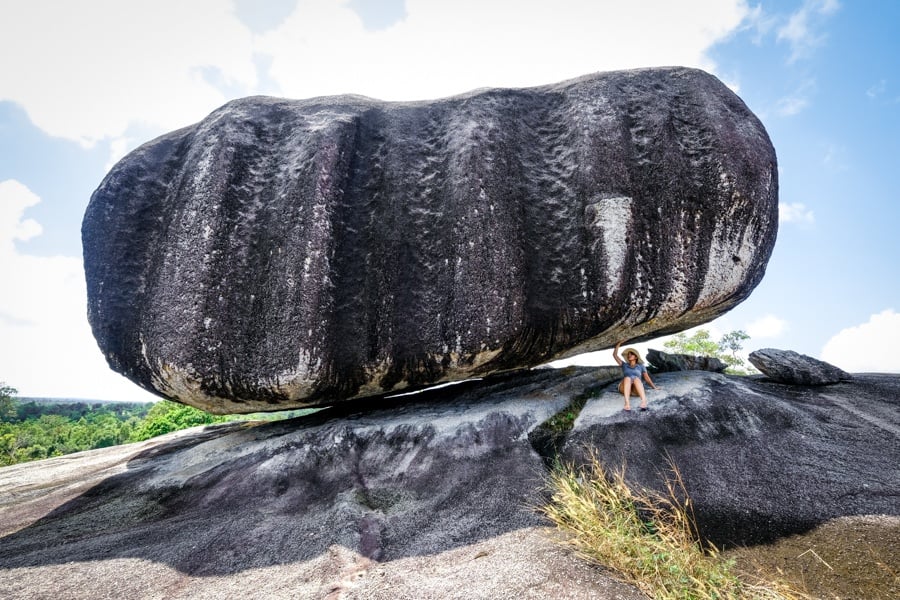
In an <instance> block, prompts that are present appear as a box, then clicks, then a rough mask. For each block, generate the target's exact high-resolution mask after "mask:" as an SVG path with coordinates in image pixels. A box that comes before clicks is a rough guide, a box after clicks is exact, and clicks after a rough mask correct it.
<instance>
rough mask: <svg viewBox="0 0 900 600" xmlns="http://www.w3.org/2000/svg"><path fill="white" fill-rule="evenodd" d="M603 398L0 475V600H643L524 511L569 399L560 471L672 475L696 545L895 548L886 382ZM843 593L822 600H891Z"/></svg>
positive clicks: (717, 386)
mask: <svg viewBox="0 0 900 600" xmlns="http://www.w3.org/2000/svg"><path fill="white" fill-rule="evenodd" d="M611 376H613V372H611V371H609V370H604V369H597V370H593V369H565V370H562V371H553V370H543V369H541V370H534V371H531V372H529V373H527V374H526V375H516V376H498V377H496V378H491V380H490V381H480V382H468V383H464V384H459V385H456V386H450V387H445V388H441V389H438V390H429V391H426V392H424V393H423V394H418V395H415V396H412V397H411V398H413V400H412V401H410V402H406V403H403V404H400V402H399V400H396V401H393V402H390V403H388V402H382V401H379V402H373V403H372V404H374V405H375V407H374V409H371V407H370V406H369V405H366V406H365V407H359V406H354V405H349V406H346V405H345V406H338V407H332V408H328V409H325V410H322V411H319V412H317V413H315V414H313V415H308V416H306V417H301V418H298V419H292V420H290V421H282V422H275V423H268V424H261V423H231V424H226V425H222V426H215V427H209V428H205V429H204V428H195V429H193V430H189V431H184V432H177V433H174V434H170V435H168V436H163V437H161V438H154V439H153V440H148V441H147V442H142V443H138V444H128V445H124V446H118V447H113V448H104V449H101V450H94V451H90V452H81V453H79V454H76V455H69V456H65V457H58V458H53V459H49V460H43V461H38V462H33V463H25V464H20V465H14V466H12V467H5V468H2V469H0V590H3V591H4V594H3V598H4V599H7V598H10V599H20V598H21V599H22V600H25V599H34V598H66V599H72V600H80V599H82V598H83V599H85V600H95V599H97V598H110V597H116V598H167V599H190V600H195V599H196V598H233V597H241V598H252V599H257V598H258V599H260V600H263V599H265V600H269V599H273V598H275V599H281V598H285V599H291V600H293V599H296V598H304V599H305V598H316V599H320V598H329V597H332V598H346V599H348V600H351V599H352V600H363V599H365V600H370V599H375V600H396V599H408V598H441V599H443V598H448V599H459V600H463V599H465V600H468V599H473V598H491V599H494V598H516V599H522V600H526V599H534V600H539V599H540V600H543V599H546V598H572V599H584V600H588V599H595V598H619V599H621V600H626V599H627V600H631V599H635V600H637V599H638V598H644V599H645V600H646V596H644V595H642V594H641V593H640V592H639V591H638V590H636V589H635V588H631V587H630V586H625V585H624V584H615V583H614V582H611V581H609V579H608V575H607V574H608V572H607V571H606V570H605V569H597V568H596V567H595V566H594V565H591V566H590V567H588V566H587V565H583V564H582V565H579V563H578V561H577V560H576V559H575V557H574V556H573V555H572V554H571V553H568V552H563V551H562V550H561V549H560V548H559V547H558V546H556V544H555V541H554V537H552V536H550V535H548V532H547V531H546V530H544V527H543V526H545V525H547V522H546V521H544V520H542V519H541V518H540V517H539V515H538V514H537V512H536V511H535V510H534V508H535V507H537V506H540V505H542V504H544V503H545V502H546V501H547V496H546V494H547V488H546V481H545V480H544V474H545V473H546V470H545V466H544V465H545V461H543V460H542V459H541V456H539V455H538V453H536V452H535V451H534V450H533V449H532V445H531V444H530V443H529V437H530V434H532V433H533V432H534V431H535V430H536V429H539V428H540V425H539V424H540V423H541V422H542V421H544V420H545V419H547V418H548V417H549V416H550V415H552V414H554V413H557V414H559V413H563V414H565V413H568V412H569V410H570V408H565V407H568V406H570V403H571V402H572V401H573V400H574V399H575V398H584V397H586V396H587V397H589V398H590V399H589V400H588V401H587V404H586V405H585V406H584V408H583V409H582V411H581V414H580V416H579V417H578V419H577V420H576V422H575V426H574V429H573V430H572V431H571V432H569V433H568V436H567V440H565V441H564V443H563V445H562V447H563V448H564V455H565V458H566V459H571V460H574V461H581V460H582V459H584V457H585V455H586V453H587V450H586V447H585V446H584V444H585V443H587V444H589V447H590V448H593V449H594V450H596V451H597V452H599V454H600V456H601V458H602V459H604V461H606V462H607V463H608V464H609V465H610V466H617V465H618V464H622V463H624V464H625V465H626V467H627V468H626V474H627V476H628V479H629V481H631V482H635V483H642V484H645V485H650V486H653V487H654V489H657V490H658V491H660V492H664V491H665V490H664V489H663V488H661V487H660V484H659V479H660V473H665V472H666V469H667V464H666V461H665V460H666V456H670V457H672V458H673V459H674V460H675V462H676V464H677V465H678V467H679V468H680V470H681V473H682V476H683V478H684V482H685V485H686V487H687V490H688V492H689V493H690V495H691V498H692V500H693V507H694V513H695V515H696V517H697V520H698V523H699V525H700V528H701V531H702V532H703V533H704V534H705V535H706V536H708V537H711V538H712V539H713V541H714V542H716V543H717V545H720V546H723V545H730V544H733V543H736V544H738V545H746V544H751V543H753V542H754V541H766V540H770V539H773V538H776V537H778V536H783V535H788V534H793V533H797V532H802V531H804V530H806V529H808V528H809V527H812V526H814V525H817V524H820V523H826V522H829V521H830V520H831V519H834V518H837V517H851V516H863V515H879V514H880V515H884V517H882V520H883V521H885V522H887V523H888V524H889V526H890V527H891V528H892V529H887V528H885V529H886V531H887V533H886V534H885V535H884V537H885V539H888V540H890V539H891V533H890V532H891V531H893V532H897V531H898V530H900V529H898V528H900V518H898V517H900V502H898V499H900V469H898V465H900V410H898V409H900V376H897V375H871V374H864V375H859V376H857V379H856V380H855V381H854V382H853V383H839V384H836V385H834V386H829V387H809V386H785V385H781V384H775V383H772V382H767V381H763V380H762V379H758V378H747V377H731V376H723V375H719V374H714V373H703V372H696V371H694V372H681V373H664V374H662V375H660V376H658V377H655V378H654V380H655V381H656V382H657V383H658V384H659V386H660V389H659V390H649V391H648V396H649V400H650V411H648V412H646V413H636V412H633V413H625V412H623V411H622V396H621V394H619V393H617V392H616V391H615V387H616V382H617V380H618V376H613V377H612V379H611V380H610V379H609V378H610V377H611ZM498 380H499V381H498ZM360 408H365V412H362V411H361V410H360ZM352 411H356V412H352ZM620 461H621V462H620ZM546 462H549V463H552V462H554V461H552V460H551V461H546ZM887 517H890V519H888V518H887ZM849 535H853V536H854V538H855V535H854V533H850V534H849ZM558 539H559V538H555V540H556V541H558ZM893 539H894V540H895V541H894V542H893V545H892V546H891V547H892V548H894V549H896V540H898V539H900V537H897V535H896V534H894V535H893ZM809 547H810V546H806V547H804V548H802V549H800V550H798V551H796V552H795V553H793V555H792V556H791V558H794V557H796V556H797V555H798V554H800V553H801V552H803V551H805V550H806V549H807V548H809ZM815 548H816V551H817V553H818V554H819V556H821V557H822V559H823V560H826V561H828V562H829V564H830V565H831V566H832V567H833V568H834V569H835V570H836V571H837V572H838V573H841V574H842V575H841V576H842V577H844V578H847V579H850V580H853V578H850V577H847V575H846V574H847V573H852V571H850V570H848V568H847V567H846V563H845V560H846V559H845V558H843V557H846V556H847V555H849V554H851V553H850V552H847V549H846V543H844V542H841V543H840V545H839V547H838V552H837V553H836V554H837V555H838V560H840V562H837V561H835V560H833V559H832V558H831V557H829V556H828V554H826V553H825V551H824V550H823V548H822V547H821V546H815ZM866 555H867V556H870V559H871V557H872V556H876V557H877V560H878V561H880V562H881V564H882V566H881V572H882V573H883V574H884V575H883V577H884V579H885V580H886V586H885V588H886V587H887V584H890V582H891V581H893V577H894V574H895V573H896V572H897V570H898V567H900V565H898V560H900V554H898V553H897V552H896V551H894V552H890V551H888V552H885V553H884V554H877V555H876V554H872V555H868V553H866ZM851 564H852V563H851ZM823 568H824V567H823ZM855 581H857V582H859V580H858V579H857V580H855ZM858 585H860V590H857V591H855V592H851V593H847V594H842V595H841V597H842V598H873V599H874V598H888V597H891V598H893V597H895V596H896V594H894V595H893V596H891V595H879V596H876V595H871V594H870V595H866V594H864V593H860V592H861V591H862V589H863V588H864V589H866V590H870V589H871V588H870V587H869V586H865V585H864V584H861V583H858ZM895 588H896V582H894V588H893V589H895ZM61 590H63V591H62V592H61ZM815 597H819V598H827V597H834V595H833V594H830V593H827V594H826V593H823V594H820V595H816V596H815Z"/></svg>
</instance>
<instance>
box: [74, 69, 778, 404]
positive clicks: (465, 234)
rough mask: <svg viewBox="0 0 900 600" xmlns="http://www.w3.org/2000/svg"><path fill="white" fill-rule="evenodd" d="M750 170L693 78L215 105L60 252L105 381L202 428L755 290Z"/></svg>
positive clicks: (526, 352) (601, 339)
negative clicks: (189, 414) (68, 253)
mask: <svg viewBox="0 0 900 600" xmlns="http://www.w3.org/2000/svg"><path fill="white" fill-rule="evenodd" d="M777 192H778V184H777V167H776V158H775V152H774V149H773V148H772V145H771V143H770V141H769V138H768V136H767V134H766V132H765V130H764V128H763V126H762V124H761V123H760V122H759V120H758V119H757V118H756V117H755V116H754V115H753V114H752V113H751V112H750V111H749V110H748V109H747V107H746V106H745V105H744V103H743V102H742V101H741V100H740V99H739V98H738V97H737V96H735V95H734V94H733V93H732V92H731V91H730V90H729V89H728V88H727V87H725V86H724V85H723V84H722V83H721V82H720V81H719V80H717V79H716V78H715V77H713V76H711V75H709V74H706V73H704V72H702V71H697V70H692V69H684V68H668V69H647V70H638V71H625V72H614V73H601V74H597V75H591V76H587V77H583V78H580V79H576V80H572V81H567V82H563V83H559V84H555V85H549V86H544V87H539V88H533V89H491V90H483V91H477V92H472V93H470V94H465V95H462V96H457V97H453V98H448V99H443V100H436V101H433V102H428V103H424V102H421V103H388V102H380V101H376V100H371V99H368V98H362V97H358V96H340V97H331V98H314V99H309V100H281V99H276V98H264V97H254V98H246V99H242V100H237V101H234V102H231V103H229V104H227V105H225V106H223V107H222V108H220V109H219V110H217V111H215V112H214V113H212V114H211V115H209V117H207V118H206V119H205V120H203V121H202V122H201V123H198V124H197V125H194V126H192V127H188V128H185V129H182V130H179V131H175V132H172V133H170V134H168V135H165V136H162V137H160V138H158V139H156V140H153V141H152V142H149V143H148V144H145V145H144V146H142V147H140V148H138V149H137V150H135V151H134V152H132V153H131V154H129V155H128V156H126V157H125V158H124V159H123V160H122V161H121V162H119V163H118V164H117V165H116V166H115V167H114V168H113V169H112V170H111V171H110V173H109V174H108V175H107V176H106V178H105V179H104V180H103V182H102V183H101V185H100V186H99V188H98V189H97V190H96V191H95V192H94V194H93V196H92V197H91V201H90V204H89V206H88V208H87V211H86V213H85V216H84V223H83V227H82V237H83V245H84V262H85V273H86V278H87V289H88V316H89V320H90V323H91V327H92V329H93V332H94V335H95V337H96V339H97V341H98V343H99V345H100V348H101V349H102V351H103V353H104V355H105V356H106V357H107V360H108V362H109V364H110V365H111V366H112V368H113V369H114V370H116V371H117V372H119V373H122V374H124V375H125V376H126V377H128V378H130V379H131V380H133V381H135V382H137V383H138V384H139V385H141V386H143V387H144V388H146V389H148V390H150V391H153V392H156V393H158V394H161V395H163V396H166V397H169V398H172V399H175V400H178V401H180V402H184V403H187V404H192V405H194V406H198V407H201V408H204V409H206V410H209V411H212V412H216V413H235V412H254V411H258V410H275V409H281V408H293V407H299V406H306V405H321V404H332V403H334V402H337V401H341V400H345V399H348V398H357V397H365V396H373V395H379V394H382V393H385V392H390V391H396V390H400V389H412V388H415V387H420V386H424V385H428V384H433V383H436V382H442V381H450V380H460V379H465V378H468V377H471V376H481V375H484V374H488V373H492V372H498V371H504V370H509V369H514V368H520V367H525V366H534V365H538V364H541V363H544V362H547V361H549V360H551V359H555V358H562V357H564V356H569V355H573V354H578V353H580V352H585V351H589V350H599V349H602V348H607V347H611V346H612V345H613V344H614V343H615V342H616V341H617V340H619V339H626V338H627V339H636V340H642V339H649V338H650V337H655V336H656V335H660V334H665V333H672V332H675V331H680V330H683V329H686V328H689V327H691V326H694V325H697V324H700V323H703V322H706V321H708V320H710V319H713V318H715V317H716V316H718V315H720V314H722V313H724V312H725V311H727V310H728V309H730V308H732V307H733V306H735V305H736V304H738V303H739V302H741V301H742V300H743V299H744V298H746V297H747V296H748V295H749V293H750V292H751V291H752V289H753V288H754V287H755V286H756V285H757V284H758V283H759V281H760V280H761V278H762V276H763V273H764V270H765V266H766V263H767V261H768V258H769V255H770V254H771V251H772V248H773V245H774V242H775V236H776V230H777V221H778V219H777V201H778V199H777Z"/></svg>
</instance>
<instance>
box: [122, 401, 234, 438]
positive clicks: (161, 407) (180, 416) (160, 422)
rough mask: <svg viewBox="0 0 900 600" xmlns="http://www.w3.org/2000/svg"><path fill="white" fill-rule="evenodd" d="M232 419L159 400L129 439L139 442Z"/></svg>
mask: <svg viewBox="0 0 900 600" xmlns="http://www.w3.org/2000/svg"><path fill="white" fill-rule="evenodd" d="M232 419H233V417H227V416H222V417H216V416H214V415H211V414H210V413H208V412H206V411H202V410H200V409H197V408H194V407H192V406H187V405H184V404H179V403H177V402H171V401H169V400H161V401H159V402H157V403H156V404H154V405H153V407H152V408H151V409H150V410H149V412H147V416H146V417H145V418H144V420H143V421H142V422H141V423H140V424H139V425H138V426H137V428H136V429H135V431H134V432H133V434H132V436H131V440H130V441H134V442H139V441H142V440H146V439H149V438H152V437H156V436H158V435H162V434H164V433H169V432H172V431H178V430H180V429H187V428H188V427H195V426H197V425H209V424H212V423H224V422H226V421H231V420H232Z"/></svg>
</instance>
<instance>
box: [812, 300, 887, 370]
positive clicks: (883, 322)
mask: <svg viewBox="0 0 900 600" xmlns="http://www.w3.org/2000/svg"><path fill="white" fill-rule="evenodd" d="M897 340H900V313H896V312H894V310H893V309H891V308H888V309H886V310H883V311H881V312H880V313H877V314H874V315H872V316H871V317H869V320H868V321H867V322H865V323H863V324H861V325H856V326H854V327H848V328H847V329H842V330H841V331H839V332H838V333H837V334H836V335H835V336H834V337H832V338H831V339H830V340H828V342H827V343H826V344H825V346H824V347H823V348H822V360H824V361H826V362H829V363H831V364H833V365H835V366H837V367H840V368H841V369H844V370H845V371H848V372H850V373H861V372H880V373H900V354H898V353H897Z"/></svg>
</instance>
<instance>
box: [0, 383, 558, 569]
mask: <svg viewBox="0 0 900 600" xmlns="http://www.w3.org/2000/svg"><path fill="white" fill-rule="evenodd" d="M570 374H571V373H569V375H570ZM569 381H571V377H569V376H568V375H566V374H563V373H561V372H559V371H536V372H534V373H532V374H527V375H520V376H518V377H516V378H506V379H504V378H498V379H496V380H492V381H489V382H484V383H483V384H481V385H469V386H463V387H461V388H459V387H458V386H456V387H457V388H458V389H457V390H452V391H451V388H447V389H445V390H437V391H434V392H432V393H430V394H425V395H423V397H422V400H421V401H417V402H415V403H411V402H409V401H408V399H406V398H405V399H404V400H406V402H404V403H400V402H397V401H392V400H390V399H387V400H384V401H382V402H381V404H380V405H379V406H378V407H377V408H376V409H375V410H372V409H371V408H369V409H368V410H367V411H366V412H354V409H353V408H342V409H337V408H335V409H329V410H325V411H320V412H319V413H316V414H314V415H310V416H308V417H301V418H298V419H293V420H290V421H281V422H275V423H268V424H262V425H260V424H255V425H246V424H244V425H242V424H229V425H226V426H223V427H209V428H206V429H204V430H196V431H194V432H192V433H191V434H189V435H187V436H186V437H185V436H181V437H177V438H175V439H173V440H171V441H163V442H162V443H157V444H156V445H154V446H152V447H151V448H150V449H148V450H146V451H144V452H142V453H140V454H137V455H135V456H133V457H132V458H131V459H130V460H129V461H128V462H127V469H126V470H125V471H124V472H121V473H119V474H116V475H114V476H112V477H108V478H106V479H103V480H102V481H101V482H100V483H98V484H97V485H95V486H94V487H92V488H91V489H89V490H87V491H86V492H84V493H81V494H80V495H78V496H76V497H74V498H71V499H68V500H67V501H65V502H64V503H60V504H58V506H57V508H55V509H54V510H52V512H49V513H48V514H46V516H44V517H42V518H40V519H38V520H36V521H34V520H32V521H33V522H31V523H30V524H29V523H28V521H26V520H24V519H20V520H22V521H23V522H22V525H23V526H24V528H22V529H20V530H18V531H16V532H14V533H12V534H10V535H8V536H6V537H5V538H2V539H0V567H2V568H15V567H26V566H39V565H51V564H62V563H68V562H72V561H95V560H108V559H111V558H117V557H121V558H140V559H146V560H149V561H156V562H162V563H166V564H168V565H170V566H172V567H174V568H176V569H177V570H178V571H180V572H182V573H185V574H188V575H194V576H206V575H227V574H233V573H237V572H240V571H243V570H247V569H253V568H257V567H265V566H270V565H278V564H286V563H293V562H298V561H306V560H310V559H313V558H315V557H318V556H320V555H322V554H323V553H326V551H327V550H328V549H329V548H331V547H333V546H335V545H339V546H343V547H345V548H347V549H350V550H351V551H354V552H357V553H359V554H360V555H362V556H363V557H366V558H367V559H372V560H376V561H390V560H394V559H398V558H403V557H408V556H416V555H425V554H433V553H438V552H443V551H446V550H448V549H452V548H456V547H459V546H464V545H467V544H471V543H473V542H477V541H479V540H484V539H487V538H491V537H494V536H499V535H502V534H505V533H507V532H510V531H513V530H516V529H519V528H525V527H532V526H535V525H539V524H544V523H545V522H544V521H543V520H542V518H541V517H539V516H538V515H537V514H536V513H535V512H534V511H533V509H532V507H533V504H534V502H535V498H536V497H538V496H539V495H540V490H541V488H542V485H543V474H544V469H543V466H542V461H541V458H540V456H538V454H537V453H536V452H535V451H534V450H533V449H532V447H531V445H530V444H529V441H528V433H529V432H530V431H531V430H532V429H533V428H534V427H535V426H537V425H539V424H540V423H542V422H544V421H546V420H547V419H549V418H550V417H551V416H552V415H553V414H555V413H556V412H558V411H559V410H560V409H561V408H562V407H564V406H565V405H566V404H568V402H569V400H570V397H569V396H568V395H566V393H565V391H564V390H563V391H561V392H559V393H557V394H552V393H548V392H547V390H548V389H552V388H553V386H554V385H562V386H563V387H566V385H567V382H569ZM35 468H39V467H35ZM7 516H8V517H9V518H11V519H13V520H15V517H16V514H15V512H14V510H13V512H10V511H9V510H8V511H7Z"/></svg>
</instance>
